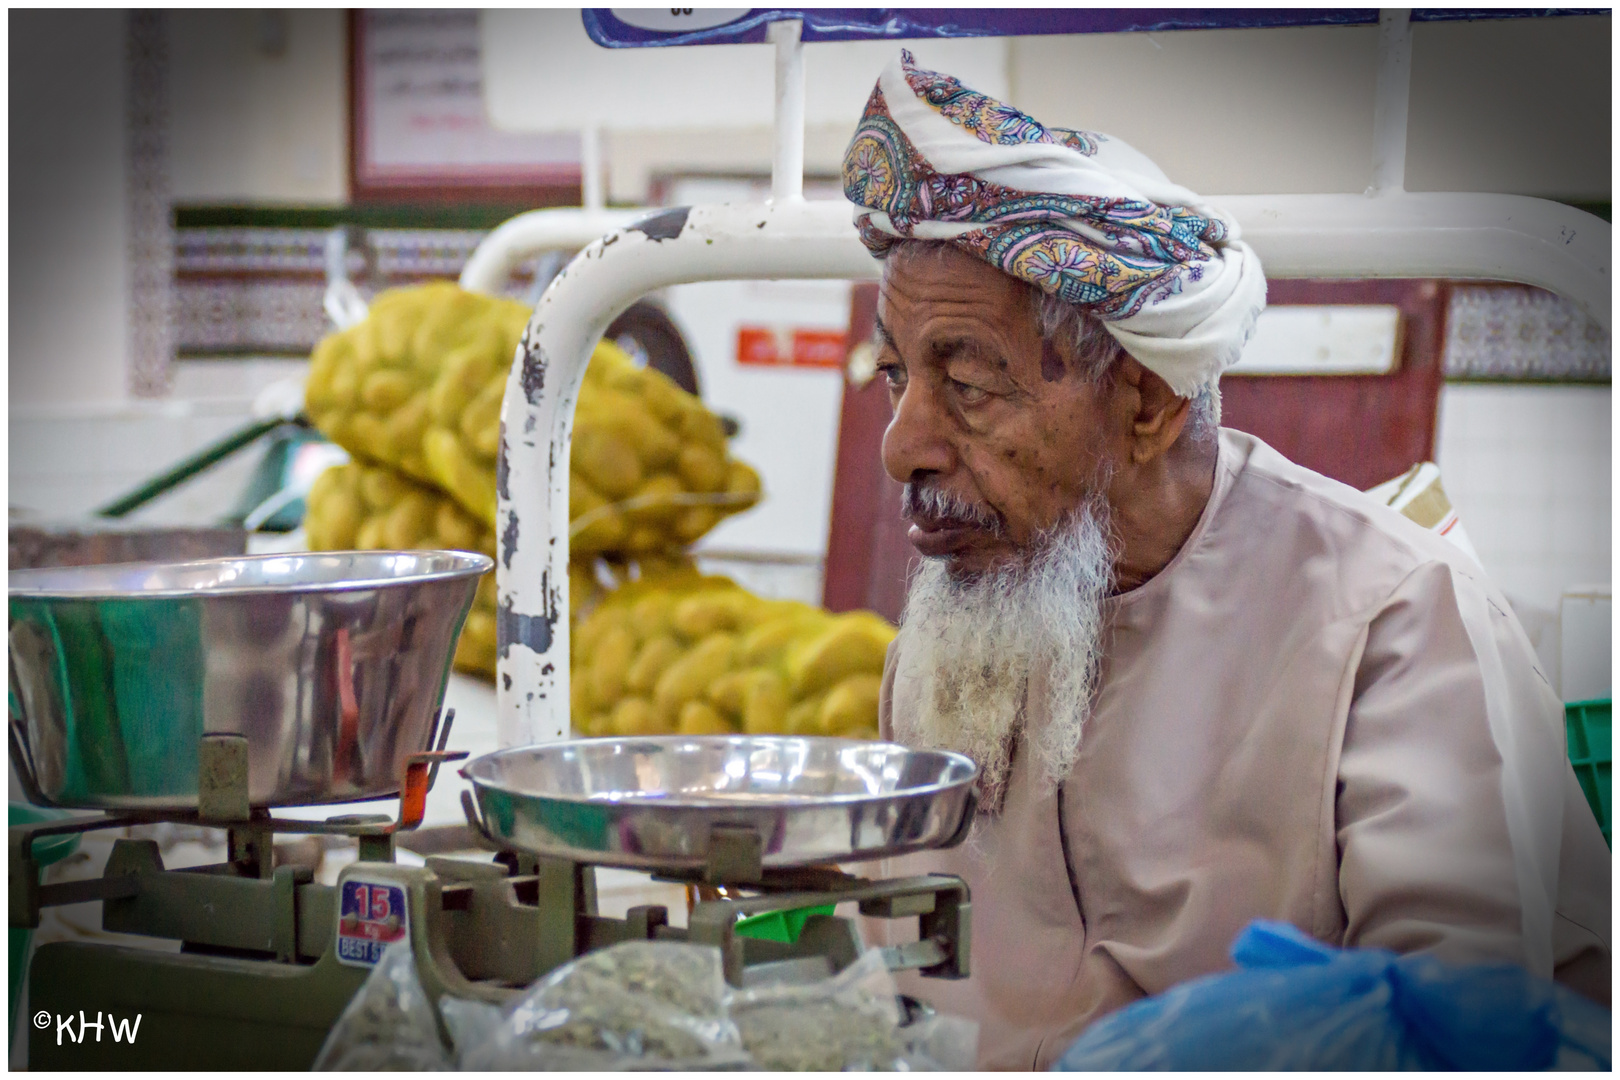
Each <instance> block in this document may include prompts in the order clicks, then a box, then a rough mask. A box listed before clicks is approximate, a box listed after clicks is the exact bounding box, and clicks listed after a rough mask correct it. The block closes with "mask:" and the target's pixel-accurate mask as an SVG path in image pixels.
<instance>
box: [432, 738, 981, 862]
mask: <svg viewBox="0 0 1620 1080" xmlns="http://www.w3.org/2000/svg"><path fill="white" fill-rule="evenodd" d="M977 774H978V768H977V766H975V765H974V764H973V762H972V761H971V760H970V759H969V758H966V757H964V756H962V755H960V754H953V753H947V752H944V751H939V750H914V749H911V748H909V747H905V746H897V745H895V744H893V743H879V742H865V741H860V740H855V739H826V738H799V737H789V736H664V737H658V738H607V739H575V740H570V741H566V742H557V743H549V744H543V745H539V746H524V747H517V748H514V749H510V750H502V751H499V752H497V753H494V754H488V755H485V756H484V757H481V758H478V759H476V760H475V761H472V762H470V763H468V764H467V765H466V766H465V767H463V768H462V770H461V775H462V776H463V777H465V778H466V779H467V780H469V781H471V783H472V786H473V790H474V792H475V793H476V798H477V802H478V810H479V817H480V818H481V821H480V822H478V824H479V826H480V827H481V828H482V829H483V831H484V832H485V833H486V834H487V835H488V836H489V838H490V839H492V840H494V841H496V842H497V843H500V844H502V845H506V846H510V847H514V848H517V849H520V850H523V851H528V852H531V853H533V854H537V855H546V856H553V857H559V858H567V859H572V860H575V861H578V862H582V863H595V864H598V865H603V866H621V867H628V868H632V869H643V870H662V871H666V872H668V871H677V872H678V871H694V870H695V871H705V872H706V874H707V876H710V877H711V878H727V879H731V880H741V881H746V880H748V879H749V878H750V876H751V875H757V874H758V873H759V871H760V870H761V869H786V868H792V867H801V866H808V865H812V864H816V863H833V862H854V861H861V860H866V859H877V858H882V857H883V856H886V855H898V854H902V853H905V852H909V851H919V850H922V849H925V848H937V847H947V846H950V845H951V844H953V843H956V842H958V841H959V840H960V839H961V838H962V836H963V835H964V834H965V832H966V826H967V824H968V823H969V822H970V821H971V818H972V814H973V795H972V788H973V781H974V778H975V777H976V775H977Z"/></svg>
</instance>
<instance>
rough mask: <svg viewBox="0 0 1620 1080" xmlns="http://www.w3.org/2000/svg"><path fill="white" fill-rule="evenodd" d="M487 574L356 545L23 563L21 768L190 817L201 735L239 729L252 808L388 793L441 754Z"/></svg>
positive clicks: (113, 800) (41, 796)
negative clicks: (39, 565)
mask: <svg viewBox="0 0 1620 1080" xmlns="http://www.w3.org/2000/svg"><path fill="white" fill-rule="evenodd" d="M492 565H493V563H492V561H491V560H490V559H488V558H487V557H485V556H483V555H476V554H471V553H467V552H456V551H348V552H320V553H304V552H299V553H291V554H282V555H258V556H244V557H241V558H231V559H204V560H198V561H195V562H177V563H132V564H121V565H112V566H75V567H61V568H54V569H46V570H26V571H21V572H16V573H13V574H12V575H11V580H10V582H9V589H8V594H9V609H10V610H9V614H10V626H9V633H8V639H9V641H8V644H9V653H10V661H11V664H10V668H11V671H10V676H11V678H10V689H11V710H10V711H11V735H10V741H11V751H12V756H13V760H14V761H16V762H17V763H18V773H19V778H20V779H22V780H23V781H24V782H25V783H27V784H29V785H31V786H32V787H33V788H34V789H35V790H34V791H33V792H32V796H33V801H35V802H40V803H44V804H48V805H53V806H63V807H77V808H87V809H115V810H124V811H138V812H143V813H160V814H161V813H169V814H178V813H186V812H197V811H201V810H206V809H207V808H206V807H202V806H200V805H199V799H200V793H201V791H202V784H201V764H200V761H201V758H200V757H199V755H200V754H202V753H204V751H203V750H202V749H201V747H202V745H203V741H204V738H205V736H210V737H219V736H233V737H236V738H239V739H243V740H245V742H246V747H245V754H246V763H245V767H246V772H247V783H248V795H247V797H248V801H249V803H250V804H251V805H252V806H254V807H277V806H298V805H314V804H323V803H340V802H352V801H358V800H363V799H375V798H381V797H384V796H389V795H393V794H394V793H395V792H397V791H399V790H400V784H401V776H402V775H404V773H405V770H406V768H407V766H408V765H409V763H410V761H411V760H412V757H413V755H414V756H416V757H420V756H421V752H424V751H431V750H432V749H433V747H432V746H431V745H429V743H430V740H431V737H432V731H433V727H434V724H435V718H436V717H437V716H438V713H439V706H440V704H441V703H442V701H443V699H444V687H445V682H446V680H447V679H448V678H449V674H450V661H451V657H452V654H453V653H454V651H455V645H456V636H457V634H458V633H459V632H460V630H461V625H462V622H463V621H464V620H465V619H466V616H467V611H468V609H469V608H470V607H471V605H472V601H473V593H474V591H475V590H476V589H477V587H478V578H479V576H480V575H482V574H484V573H486V572H488V571H489V569H490V568H491V566H492Z"/></svg>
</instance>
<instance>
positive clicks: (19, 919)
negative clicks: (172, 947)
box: [9, 713, 972, 1070]
mask: <svg viewBox="0 0 1620 1080" xmlns="http://www.w3.org/2000/svg"><path fill="white" fill-rule="evenodd" d="M453 718H454V714H453V713H448V714H446V716H445V721H444V724H443V727H442V729H441V730H440V732H439V737H438V743H437V745H438V747H439V748H438V749H436V750H433V751H428V752H424V753H421V754H415V755H412V756H411V758H410V762H409V764H408V766H407V768H406V773H405V776H404V777H403V778H402V782H401V788H400V791H401V794H400V803H399V810H398V813H397V814H396V816H395V817H394V818H392V819H389V818H387V817H385V816H381V815H356V816H342V815H340V816H335V817H331V818H328V819H327V820H325V821H316V822H311V821H294V820H285V819H278V818H276V817H274V816H272V814H271V813H270V812H269V811H268V810H265V809H262V808H258V809H250V808H249V806H248V799H247V776H248V773H247V740H246V739H245V738H243V737H242V736H236V735H206V736H204V737H203V738H202V740H201V742H200V744H199V748H198V749H199V764H200V769H199V776H200V797H199V810H198V811H197V812H195V813H179V814H176V813H172V812H170V813H161V814H142V813H127V812H117V813H109V814H105V815H102V816H99V817H96V818H91V819H81V820H78V821H69V822H53V823H49V824H42V825H26V826H16V827H12V828H11V829H10V845H11V850H10V856H11V861H10V868H9V875H10V877H9V880H10V888H11V901H10V910H11V924H12V925H13V926H14V927H16V926H27V927H36V926H38V925H39V915H40V911H41V909H42V908H45V907H51V906H55V905H62V904H76V903H83V902H85V901H92V900H99V901H101V902H102V905H103V915H102V925H103V928H104V929H106V930H108V931H113V932H117V933H124V934H139V935H146V936H150V937H153V938H163V939H168V940H172V941H173V940H177V941H179V942H181V948H180V951H179V952H177V953H172V952H159V951H154V950H148V949H142V948H131V947H127V946H120V945H111V944H102V943H85V942H54V943H50V944H45V945H41V946H40V947H39V948H38V950H37V951H36V952H35V955H34V957H33V961H32V966H31V969H30V973H29V983H28V987H29V988H28V1010H29V1013H30V1017H34V1016H38V1015H41V1014H43V1015H46V1016H48V1017H50V1018H51V1023H50V1024H49V1025H47V1026H43V1027H41V1026H37V1025H36V1024H34V1023H30V1022H29V1021H28V1020H26V1019H25V1023H27V1024H28V1038H29V1042H28V1063H29V1067H30V1068H31V1069H118V1070H127V1069H254V1070H262V1069H300V1070H302V1069H308V1068H309V1067H310V1065H311V1064H312V1063H313V1061H314V1060H315V1057H316V1054H317V1053H318V1052H319V1050H320V1047H321V1045H322V1043H323V1042H324V1041H325V1039H326V1037H327V1034H328V1033H329V1032H330V1031H331V1029H332V1026H333V1024H334V1023H335V1022H336V1021H337V1019H338V1017H339V1015H340V1014H341V1013H342V1012H343V1009H344V1008H345V1007H346V1006H347V1005H348V1003H349V1001H350V999H351V998H352V997H353V996H354V994H355V992H356V991H357V990H358V989H359V988H360V986H361V984H362V983H363V982H364V981H365V979H366V977H367V976H368V975H369V974H370V972H371V970H372V966H373V965H374V964H375V962H376V960H377V959H378V958H379V957H380V955H381V952H382V950H383V948H384V947H385V946H386V945H388V944H390V943H391V942H393V941H395V940H408V941H409V942H410V947H411V951H412V954H413V958H414V960H415V964H416V969H417V975H418V977H419V978H420V979H421V982H422V985H423V987H424V989H425V990H426V991H427V993H428V997H429V999H430V1000H432V1001H434V1002H437V1001H438V1000H439V999H440V997H441V996H442V995H445V994H449V995H451V996H454V997H459V998H464V999H471V1000H478V1001H484V1002H488V1003H491V1004H495V1005H501V1004H504V1003H506V1002H509V1001H511V1000H513V999H515V998H516V997H517V996H518V995H519V994H520V993H521V992H522V989H523V988H524V987H526V986H528V985H529V984H530V983H532V982H534V981H535V980H536V979H538V978H540V977H542V976H544V975H545V974H547V973H548V972H550V971H552V970H553V969H555V968H557V967H558V966H560V965H562V964H565V963H567V962H569V961H570V960H572V959H573V958H575V957H576V956H579V955H581V954H583V953H585V952H588V951H590V950H592V949H599V948H603V947H605V946H608V945H612V944H616V943H618V942H621V941H651V940H657V941H688V942H701V943H705V944H710V945H714V946H715V947H717V948H718V949H720V951H721V955H722V957H723V962H724V970H725V973H726V977H727V979H728V981H729V982H730V983H731V984H732V985H735V986H748V985H753V984H756V983H758V982H761V981H767V980H773V979H782V978H801V979H814V978H820V977H826V976H827V975H829V974H831V973H832V972H834V971H837V970H841V969H842V968H844V967H845V966H847V965H848V964H850V963H852V962H853V961H854V960H855V959H856V958H857V956H858V955H859V954H860V951H861V948H862V944H861V939H860V935H859V932H858V930H857V928H856V925H855V923H854V921H853V919H850V918H845V917H839V916H831V915H814V914H813V915H810V916H809V917H808V919H807V920H806V921H805V923H804V927H803V930H802V931H801V932H800V933H799V934H798V935H797V937H796V938H795V939H794V940H793V941H791V942H782V941H773V940H765V939H761V938H754V937H745V936H742V935H739V934H738V933H737V932H736V929H737V921H738V920H739V919H741V918H745V917H748V916H753V915H759V914H762V913H768V912H775V911H785V910H790V909H798V908H810V907H818V906H822V905H836V904H843V903H854V904H856V905H857V907H858V910H859V912H860V914H861V915H863V916H870V917H877V918H887V919H901V918H916V919H917V927H918V933H917V940H916V941H915V942H913V943H911V944H907V945H901V946H896V947H891V948H889V949H887V950H885V954H886V955H885V959H886V960H887V962H888V965H889V967H890V968H891V970H903V969H920V970H921V972H922V973H923V974H925V975H931V976H937V977H942V978H949V979H958V978H965V977H966V976H967V975H968V973H969V966H968V954H969V942H970V929H969V928H970V914H971V905H970V903H969V897H968V890H967V887H966V886H965V885H964V884H963V883H962V882H961V880H959V879H957V878H955V877H948V876H920V877H908V878H895V879H888V880H868V879H866V878H862V877H857V876H854V875H851V874H848V873H845V872H843V871H841V870H838V869H834V868H830V867H826V866H799V867H785V868H784V867H776V866H766V865H763V863H764V859H763V856H764V855H765V853H766V852H767V850H768V849H769V848H770V846H771V845H770V844H769V842H768V841H769V838H768V837H762V836H761V835H760V833H759V831H758V830H757V829H755V828H753V827H751V826H750V825H749V824H747V823H746V822H743V823H741V824H737V825H731V826H722V827H709V828H708V830H707V831H708V841H709V842H708V843H707V845H706V850H705V852H704V854H703V858H702V863H701V865H693V864H692V861H691V860H690V859H687V860H682V861H681V862H682V865H676V866H669V867H666V868H662V869H660V868H658V867H653V868H652V870H653V873H654V876H655V877H657V878H659V879H662V880H665V881H670V882H676V883H682V884H687V885H693V886H698V887H700V894H701V895H704V896H706V897H708V898H706V899H703V900H701V901H699V902H698V903H696V904H695V906H693V907H692V909H691V911H690V914H689V916H688V921H687V926H686V927H684V928H683V927H677V926H671V925H670V924H669V918H668V910H667V909H666V908H664V907H663V906H655V905H646V906H639V907H632V908H631V909H630V910H629V911H628V912H627V913H626V915H625V916H624V917H623V918H614V917H608V916H603V915H601V914H599V913H598V911H597V906H596V885H595V867H596V865H598V863H596V862H592V861H588V860H586V859H580V858H570V857H557V856H551V855H540V854H535V853H533V852H532V851H529V850H524V849H522V848H520V847H517V846H514V845H512V844H510V843H506V842H504V841H503V840H502V839H501V838H500V837H499V836H498V835H496V833H495V831H493V830H492V829H491V827H490V826H489V825H488V824H487V818H486V816H485V814H486V813H487V811H486V812H481V811H480V809H479V808H478V806H477V805H476V804H475V801H474V799H473V796H472V794H471V793H470V792H463V795H462V804H463V807H464V810H465V812H466V815H467V820H468V822H469V824H471V825H472V826H473V828H474V830H475V831H476V833H477V835H478V836H479V838H480V840H481V842H482V843H483V845H484V846H486V847H487V848H488V849H490V850H492V851H493V852H494V858H493V860H492V861H489V862H478V861H472V860H468V859H462V858H455V857H448V856H429V857H428V858H427V861H426V865H425V866H420V867H418V866H408V865H402V864H400V863H398V862H396V861H395V858H394V856H395V838H396V837H397V836H398V835H399V834H400V833H402V832H405V831H408V830H410V829H413V828H415V827H416V826H417V825H418V824H419V823H420V822H421V820H422V814H423V810H424V807H425V804H426V798H427V793H428V791H429V789H430V788H431V787H432V785H433V782H434V779H435V774H436V773H437V770H438V766H439V765H440V764H441V763H443V762H445V761H452V760H456V759H458V758H462V757H465V756H466V755H465V753H457V752H446V751H445V750H444V749H443V747H444V745H445V742H446V741H447V739H448V735H449V731H450V727H451V723H452V722H453ZM688 741H689V740H688ZM12 752H13V757H14V759H19V758H20V759H21V760H20V762H19V763H20V764H21V765H23V766H26V764H27V761H26V758H24V757H22V748H21V747H20V746H19V743H18V740H17V737H16V735H15V734H14V735H13V738H12ZM18 772H19V774H20V775H23V776H27V775H28V772H27V770H26V768H25V767H24V768H19V770H18ZM948 817H949V818H950V819H951V820H952V821H954V827H955V829H956V832H955V834H954V835H950V836H945V837H937V838H936V844H935V846H945V845H948V844H952V843H955V842H958V841H959V840H960V839H961V838H962V835H963V834H964V833H965V831H966V828H967V827H968V825H969V824H970V823H971V821H972V804H971V797H969V801H968V802H967V803H966V804H965V805H961V806H958V807H956V808H955V809H954V810H952V811H951V812H950V813H949V815H948ZM156 822H177V823H184V824H189V825H206V826H212V827H216V828H224V829H225V830H227V837H228V852H229V857H228V861H226V862H224V863H220V864H217V865H213V866H202V867H194V868H188V869H183V870H169V869H165V868H164V866H163V860H162V857H161V855H160V854H159V851H158V845H157V843H156V842H155V841H152V840H144V839H119V840H117V841H115V843H114V845H113V848H112V853H111V856H110V858H109V859H108V861H107V865H106V869H105V871H104V873H103V874H102V876H101V877H100V878H97V879H93V880H88V881H74V882H66V883H61V884H51V885H41V884H39V876H38V868H37V866H36V864H35V863H34V861H33V858H32V845H33V843H34V841H35V840H36V838H39V837H43V836H51V835H60V834H64V833H83V832H90V831H94V830H99V829H109V828H117V827H123V826H127V825H134V824H152V823H156ZM278 833H302V834H325V835H338V836H348V837H352V838H354V839H355V840H356V841H357V842H358V844H359V848H360V858H359V860H358V861H357V862H354V863H352V864H350V865H349V866H347V867H345V868H344V869H343V871H342V872H341V874H340V876H339V878H338V881H337V884H336V885H335V886H332V885H323V884H319V883H317V882H315V881H314V880H313V875H312V871H311V870H310V869H309V868H308V867H304V866H280V867H277V866H274V865H273V858H272V852H273V847H272V841H273V838H274V837H275V835H276V834H278ZM940 841H942V842H940ZM653 857H654V858H656V857H657V856H656V855H655V856H653ZM602 861H603V862H611V863H615V864H617V865H624V861H623V858H622V857H618V856H613V855H608V854H604V856H603V859H602ZM643 861H645V860H643ZM81 1013H82V1014H83V1015H84V1016H85V1017H86V1018H88V1019H90V1020H92V1021H94V1020H95V1019H96V1018H97V1016H98V1014H100V1015H101V1016H102V1017H104V1018H106V1019H107V1021H108V1022H109V1023H110V1022H112V1021H117V1022H121V1023H124V1024H127V1023H128V1022H129V1021H131V1020H133V1019H134V1017H135V1016H136V1015H139V1016H140V1017H141V1024H140V1027H139V1029H138V1035H137V1037H136V1038H135V1039H133V1040H129V1041H125V1040H123V1039H119V1040H115V1039H114V1038H113V1036H112V1033H111V1030H110V1029H109V1030H108V1031H104V1032H101V1033H100V1036H101V1037H99V1038H97V1037H96V1035H97V1032H96V1030H95V1025H94V1023H92V1025H91V1028H90V1030H89V1032H88V1033H85V1034H84V1037H83V1038H82V1039H81V1040H76V1039H75V1037H74V1036H75V1035H78V1034H80V1031H79V1029H78V1028H77V1026H76V1024H68V1025H67V1030H66V1031H65V1032H64V1031H62V1030H61V1026H62V1025H61V1024H59V1023H58V1020H59V1019H60V1018H66V1017H71V1018H74V1019H75V1020H76V1019H77V1018H78V1017H79V1015H80V1014H81ZM446 1034H447V1033H446Z"/></svg>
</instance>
